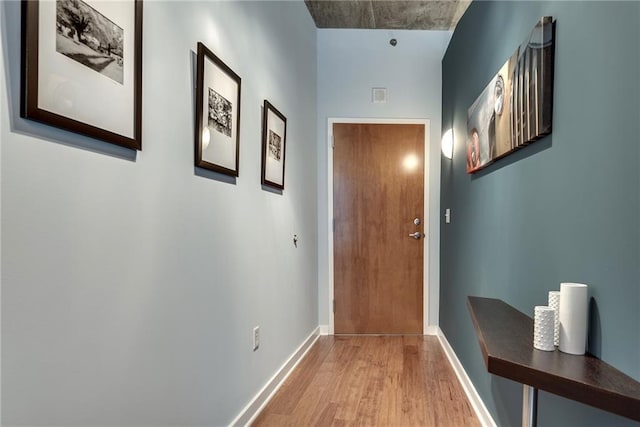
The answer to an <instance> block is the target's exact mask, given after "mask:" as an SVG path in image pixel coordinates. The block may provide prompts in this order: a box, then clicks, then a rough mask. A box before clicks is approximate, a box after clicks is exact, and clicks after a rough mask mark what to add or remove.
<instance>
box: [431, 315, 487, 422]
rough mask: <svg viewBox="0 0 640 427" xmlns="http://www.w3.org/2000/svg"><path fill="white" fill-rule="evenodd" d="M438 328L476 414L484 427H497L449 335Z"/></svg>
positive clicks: (441, 339) (440, 338) (444, 346)
mask: <svg viewBox="0 0 640 427" xmlns="http://www.w3.org/2000/svg"><path fill="white" fill-rule="evenodd" d="M437 328H438V329H437V333H436V335H437V336H438V340H439V341H440V345H442V349H443V350H444V352H445V354H446V355H447V358H448V359H449V363H451V367H452V368H453V370H454V372H455V373H456V376H457V377H458V381H460V384H462V388H463V389H464V392H465V393H466V395H467V398H468V399H469V402H470V403H471V406H472V407H473V410H474V411H475V412H476V415H477V416H478V419H479V420H480V423H481V424H482V425H483V426H484V427H496V422H495V421H494V420H493V417H492V416H491V414H490V413H489V411H488V410H487V407H486V406H485V404H484V402H483V401H482V399H481V398H480V395H479V394H478V391H477V390H476V388H475V387H474V386H473V383H472V382H471V379H470V378H469V376H468V375H467V372H466V371H465V370H464V367H463V366H462V363H460V360H459V359H458V356H456V353H455V352H454V351H453V348H452V347H451V344H449V341H447V337H445V336H444V332H442V329H440V328H439V327H437Z"/></svg>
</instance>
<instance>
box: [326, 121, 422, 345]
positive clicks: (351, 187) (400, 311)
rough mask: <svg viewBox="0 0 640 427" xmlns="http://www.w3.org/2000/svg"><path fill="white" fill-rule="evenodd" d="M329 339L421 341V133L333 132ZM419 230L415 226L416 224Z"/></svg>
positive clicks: (405, 127) (390, 129)
mask: <svg viewBox="0 0 640 427" xmlns="http://www.w3.org/2000/svg"><path fill="white" fill-rule="evenodd" d="M333 137H334V150H333V217H334V221H335V225H334V233H333V245H334V246H333V248H334V249H333V251H334V252H333V253H334V255H333V256H334V299H335V313H334V332H335V333H336V334H421V333H422V332H423V331H422V316H423V313H422V306H423V299H422V294H423V251H424V249H423V247H424V244H423V238H420V239H419V240H416V239H414V238H412V237H409V234H411V233H415V232H419V233H422V232H423V231H424V226H423V224H424V216H423V212H424V126H423V125H419V124H415V125H414V124H345V123H336V124H334V125H333ZM415 218H419V220H420V224H419V225H415V224H414V219H415Z"/></svg>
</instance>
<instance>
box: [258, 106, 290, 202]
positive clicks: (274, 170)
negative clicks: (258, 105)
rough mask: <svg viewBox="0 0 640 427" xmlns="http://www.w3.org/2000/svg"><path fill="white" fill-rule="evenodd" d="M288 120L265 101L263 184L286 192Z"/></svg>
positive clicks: (263, 119)
mask: <svg viewBox="0 0 640 427" xmlns="http://www.w3.org/2000/svg"><path fill="white" fill-rule="evenodd" d="M286 144H287V118H286V117H285V116H284V115H283V114H282V113H281V112H280V111H278V110H277V109H276V108H275V107H274V106H273V105H271V103H270V102H269V101H267V100H266V99H265V100H264V109H263V115H262V184H263V185H268V186H270V187H275V188H279V189H280V190H284V159H285V154H286Z"/></svg>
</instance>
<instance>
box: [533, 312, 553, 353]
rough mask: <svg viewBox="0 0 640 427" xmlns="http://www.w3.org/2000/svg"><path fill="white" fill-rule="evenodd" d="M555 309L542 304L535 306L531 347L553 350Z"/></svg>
mask: <svg viewBox="0 0 640 427" xmlns="http://www.w3.org/2000/svg"><path fill="white" fill-rule="evenodd" d="M555 313H556V311H555V310H554V309H553V308H551V307H547V306H544V305H538V306H536V307H535V310H534V316H533V347H534V348H537V349H538V350H544V351H553V350H554V349H555V347H554V346H553V325H554V323H555Z"/></svg>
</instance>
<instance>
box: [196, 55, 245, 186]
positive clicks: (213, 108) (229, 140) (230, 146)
mask: <svg viewBox="0 0 640 427" xmlns="http://www.w3.org/2000/svg"><path fill="white" fill-rule="evenodd" d="M197 61H198V63H197V76H196V79H197V81H196V126H195V129H196V132H195V165H196V166H198V167H201V168H205V169H210V170H212V171H215V172H218V173H222V174H225V175H230V176H235V177H237V176H239V152H240V89H241V83H242V81H241V79H240V76H238V75H237V74H236V73H235V72H234V71H233V70H232V69H231V68H229V67H228V66H227V65H226V64H225V63H224V62H222V60H221V59H220V58H218V57H217V56H216V55H215V54H214V53H213V52H212V51H211V50H209V49H208V48H207V47H206V46H205V45H204V44H203V43H200V42H199V43H198V60H197Z"/></svg>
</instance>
